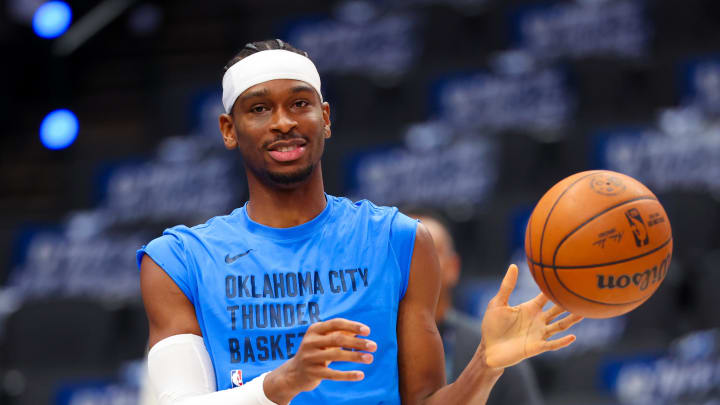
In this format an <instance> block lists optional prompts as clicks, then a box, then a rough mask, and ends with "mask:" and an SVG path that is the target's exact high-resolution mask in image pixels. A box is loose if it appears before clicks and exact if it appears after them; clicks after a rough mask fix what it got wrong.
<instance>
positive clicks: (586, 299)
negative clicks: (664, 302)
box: [552, 196, 672, 306]
mask: <svg viewBox="0 0 720 405" xmlns="http://www.w3.org/2000/svg"><path fill="white" fill-rule="evenodd" d="M641 200H654V201H657V198H655V197H654V196H642V197H636V198H633V199H630V200H625V201H622V202H619V203H617V204H615V205H613V206H611V207H608V208H606V209H604V210H602V211H600V212H598V213H597V214H595V215H593V216H592V217H590V218H588V219H587V220H586V221H585V222H583V223H582V224H580V225H579V226H577V227H576V228H575V229H573V230H572V231H570V232H569V233H568V234H567V235H565V237H563V238H562V240H561V241H560V243H558V245H557V246H556V247H555V253H553V265H552V269H553V273H555V279H557V281H558V283H560V286H562V287H563V288H564V289H565V290H567V291H568V292H569V293H570V294H572V295H574V296H576V297H578V298H580V299H583V300H585V301H588V302H592V303H595V304H601V305H608V306H620V305H630V304H634V303H636V302H640V301H642V300H645V299H647V298H648V297H649V295H648V296H646V297H645V298H641V299H637V300H633V301H628V302H623V303H608V302H601V301H595V300H593V299H591V298H586V297H583V296H582V295H580V294H578V293H576V292H575V291H573V290H571V289H569V288H568V287H567V286H566V285H565V283H563V281H562V280H561V279H560V276H559V275H558V273H557V269H558V267H557V266H556V265H555V260H556V259H557V254H558V251H560V247H561V246H562V245H563V243H565V241H566V240H567V239H568V238H569V237H570V236H571V235H572V234H574V233H575V232H577V231H578V230H579V229H581V228H582V227H584V226H585V225H587V224H588V223H590V222H592V221H593V220H594V219H596V218H598V217H599V216H601V215H603V214H605V213H606V212H608V211H610V210H614V209H615V208H617V207H622V206H623V205H626V204H629V203H631V202H635V201H641ZM671 240H672V236H671V237H670V238H669V239H668V240H666V241H665V242H664V243H663V244H662V245H660V246H658V247H656V248H655V249H653V250H651V251H649V252H645V253H643V254H642V255H639V256H638V257H644V256H647V255H649V254H652V253H654V252H657V251H658V250H660V249H662V248H663V247H664V246H665V245H667V244H668V243H670V241H671ZM628 260H632V259H626V260H625V261H628ZM621 263H622V261H621Z"/></svg>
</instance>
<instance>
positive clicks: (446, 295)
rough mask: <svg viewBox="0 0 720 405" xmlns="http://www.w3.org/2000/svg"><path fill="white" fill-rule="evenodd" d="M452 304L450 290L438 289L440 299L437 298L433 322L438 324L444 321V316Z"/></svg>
mask: <svg viewBox="0 0 720 405" xmlns="http://www.w3.org/2000/svg"><path fill="white" fill-rule="evenodd" d="M451 302H452V294H451V291H450V289H448V288H442V289H440V297H438V303H437V307H436V308H435V322H436V323H438V324H439V323H440V322H442V321H443V320H444V319H445V314H446V313H447V310H448V309H449V308H450V304H451Z"/></svg>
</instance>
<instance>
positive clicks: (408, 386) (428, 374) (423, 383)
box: [397, 224, 502, 405]
mask: <svg viewBox="0 0 720 405" xmlns="http://www.w3.org/2000/svg"><path fill="white" fill-rule="evenodd" d="M439 291H440V264H439V262H438V258H437V254H436V253H435V247H434V245H433V241H432V237H431V236H430V234H429V232H428V231H427V229H426V228H425V226H424V225H422V224H418V229H417V234H416V237H415V247H414V249H413V257H412V263H411V266H410V278H409V280H408V287H407V291H406V293H405V297H404V298H403V300H402V302H401V303H400V308H399V312H398V326H397V328H398V340H399V341H398V347H399V359H398V362H399V369H400V394H401V396H402V401H403V404H413V405H414V404H436V403H437V404H442V405H447V404H465V403H485V401H486V400H487V397H488V395H489V394H490V390H491V389H492V387H493V385H494V384H495V382H496V381H497V379H498V378H499V377H500V375H501V374H502V369H497V368H490V367H488V366H487V365H486V363H485V360H484V351H483V350H482V348H481V347H480V348H478V351H477V352H476V354H475V356H474V358H473V360H472V361H471V362H470V364H469V365H468V367H467V368H466V369H465V371H464V372H463V374H462V375H460V377H459V378H458V380H457V381H456V382H455V383H453V384H451V385H448V386H445V360H444V358H445V357H444V354H443V347H442V340H441V338H440V334H439V332H438V330H437V326H436V324H435V317H434V314H435V305H437V300H438V295H439Z"/></svg>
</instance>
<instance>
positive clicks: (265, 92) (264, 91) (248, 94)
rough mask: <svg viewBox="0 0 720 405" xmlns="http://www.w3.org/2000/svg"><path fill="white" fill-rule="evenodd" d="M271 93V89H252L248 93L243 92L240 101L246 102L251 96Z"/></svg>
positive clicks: (262, 95)
mask: <svg viewBox="0 0 720 405" xmlns="http://www.w3.org/2000/svg"><path fill="white" fill-rule="evenodd" d="M269 94H270V91H268V89H260V90H255V91H251V92H250V93H246V94H243V95H242V96H240V102H244V101H247V100H249V99H251V98H256V97H267V96H268V95H269Z"/></svg>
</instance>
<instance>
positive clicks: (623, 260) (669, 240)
mask: <svg viewBox="0 0 720 405" xmlns="http://www.w3.org/2000/svg"><path fill="white" fill-rule="evenodd" d="M672 240H673V239H672V237H670V238H668V239H667V240H666V241H665V242H663V243H662V244H661V245H659V246H658V247H656V248H654V249H653V250H649V251H647V252H645V253H643V254H640V255H637V256H633V257H629V258H627V259H622V260H616V261H614V262H607V263H598V264H584V265H582V266H552V265H549V264H542V263H537V262H533V264H535V265H538V266H543V267H553V268H555V269H560V270H569V269H587V268H590V267H604V266H612V265H613V264H620V263H625V262H629V261H632V260H635V259H639V258H641V257H644V256H647V255H649V254H651V253H655V252H657V251H658V250H660V249H662V248H663V247H665V245H667V244H668V243H670V242H671V241H672Z"/></svg>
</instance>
